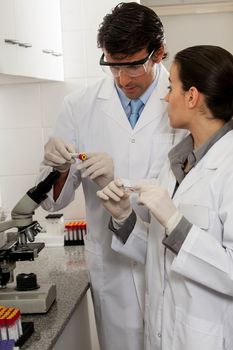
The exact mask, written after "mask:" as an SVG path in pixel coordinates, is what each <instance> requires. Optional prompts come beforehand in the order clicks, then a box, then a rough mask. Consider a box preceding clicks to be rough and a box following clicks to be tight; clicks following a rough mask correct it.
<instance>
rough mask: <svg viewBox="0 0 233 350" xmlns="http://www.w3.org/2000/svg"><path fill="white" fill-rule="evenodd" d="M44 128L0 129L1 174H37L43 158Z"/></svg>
mask: <svg viewBox="0 0 233 350" xmlns="http://www.w3.org/2000/svg"><path fill="white" fill-rule="evenodd" d="M42 150H43V146H42V129H41V128H37V129H35V128H34V129H32V128H30V129H29V128H28V129H5V130H3V129H1V130H0V159H1V165H0V176H6V175H28V174H36V173H37V172H38V169H39V163H40V161H41V159H42V154H43V153H42Z"/></svg>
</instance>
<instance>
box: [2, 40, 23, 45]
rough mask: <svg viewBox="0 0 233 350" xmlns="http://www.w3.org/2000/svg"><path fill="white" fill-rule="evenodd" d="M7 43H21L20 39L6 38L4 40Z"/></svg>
mask: <svg viewBox="0 0 233 350" xmlns="http://www.w3.org/2000/svg"><path fill="white" fill-rule="evenodd" d="M4 41H5V43H6V44H11V45H16V44H18V43H19V40H13V39H5V40H4Z"/></svg>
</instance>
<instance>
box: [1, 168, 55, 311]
mask: <svg viewBox="0 0 233 350" xmlns="http://www.w3.org/2000/svg"><path fill="white" fill-rule="evenodd" d="M58 177H59V172H58V171H52V172H51V173H50V174H49V175H48V176H47V177H46V178H45V179H44V180H43V181H41V182H40V183H39V184H38V185H37V186H35V187H33V188H31V189H30V190H29V191H28V192H27V193H26V194H25V195H24V196H23V197H22V199H20V201H19V202H18V203H17V204H16V206H15V207H14V208H13V209H12V212H11V220H8V221H3V222H0V235H1V234H2V233H3V234H4V231H6V230H9V229H11V228H13V227H15V228H17V229H18V232H17V233H16V238H15V239H13V240H11V241H8V242H7V243H6V244H4V245H3V246H2V247H0V303H1V304H3V305H5V306H13V307H17V308H19V309H20V310H21V313H45V312H47V311H48V309H49V308H50V306H51V305H52V303H53V302H54V300H55V299H56V286H55V285H54V284H41V285H40V286H38V285H37V280H36V275H35V274H33V273H31V274H23V273H22V274H19V275H18V276H17V278H16V280H17V285H16V286H13V287H12V286H11V284H12V282H13V280H14V274H13V271H14V269H15V267H16V262H17V261H26V260H29V261H33V260H34V258H36V257H38V254H39V252H40V251H41V250H42V249H43V248H44V245H45V244H44V243H35V242H34V240H35V236H36V235H37V234H38V233H39V232H41V230H42V227H41V226H40V224H39V223H38V222H37V221H33V214H34V210H35V209H37V208H38V207H39V206H40V203H41V202H42V201H43V200H45V199H46V198H47V195H46V193H48V192H49V191H50V190H51V188H52V186H53V184H54V183H55V182H56V180H57V179H58ZM9 235H10V234H9ZM8 283H9V285H10V286H8V285H7V284H8Z"/></svg>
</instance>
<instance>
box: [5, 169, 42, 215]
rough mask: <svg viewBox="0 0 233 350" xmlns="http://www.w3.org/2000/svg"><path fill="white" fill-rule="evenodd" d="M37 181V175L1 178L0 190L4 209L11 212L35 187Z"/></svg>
mask: <svg viewBox="0 0 233 350" xmlns="http://www.w3.org/2000/svg"><path fill="white" fill-rule="evenodd" d="M35 179H36V176H35V175H18V176H12V175H11V176H1V177H0V188H1V194H2V205H3V207H5V208H7V209H9V210H10V211H11V210H12V208H13V207H14V206H15V205H16V204H17V202H18V201H19V200H20V199H21V198H22V197H23V195H24V194H25V193H26V192H27V191H28V190H29V189H30V188H32V187H33V186H34V184H35Z"/></svg>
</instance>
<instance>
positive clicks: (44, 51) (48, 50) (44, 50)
mask: <svg viewBox="0 0 233 350" xmlns="http://www.w3.org/2000/svg"><path fill="white" fill-rule="evenodd" d="M42 52H43V53H53V50H50V49H43V50H42Z"/></svg>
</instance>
